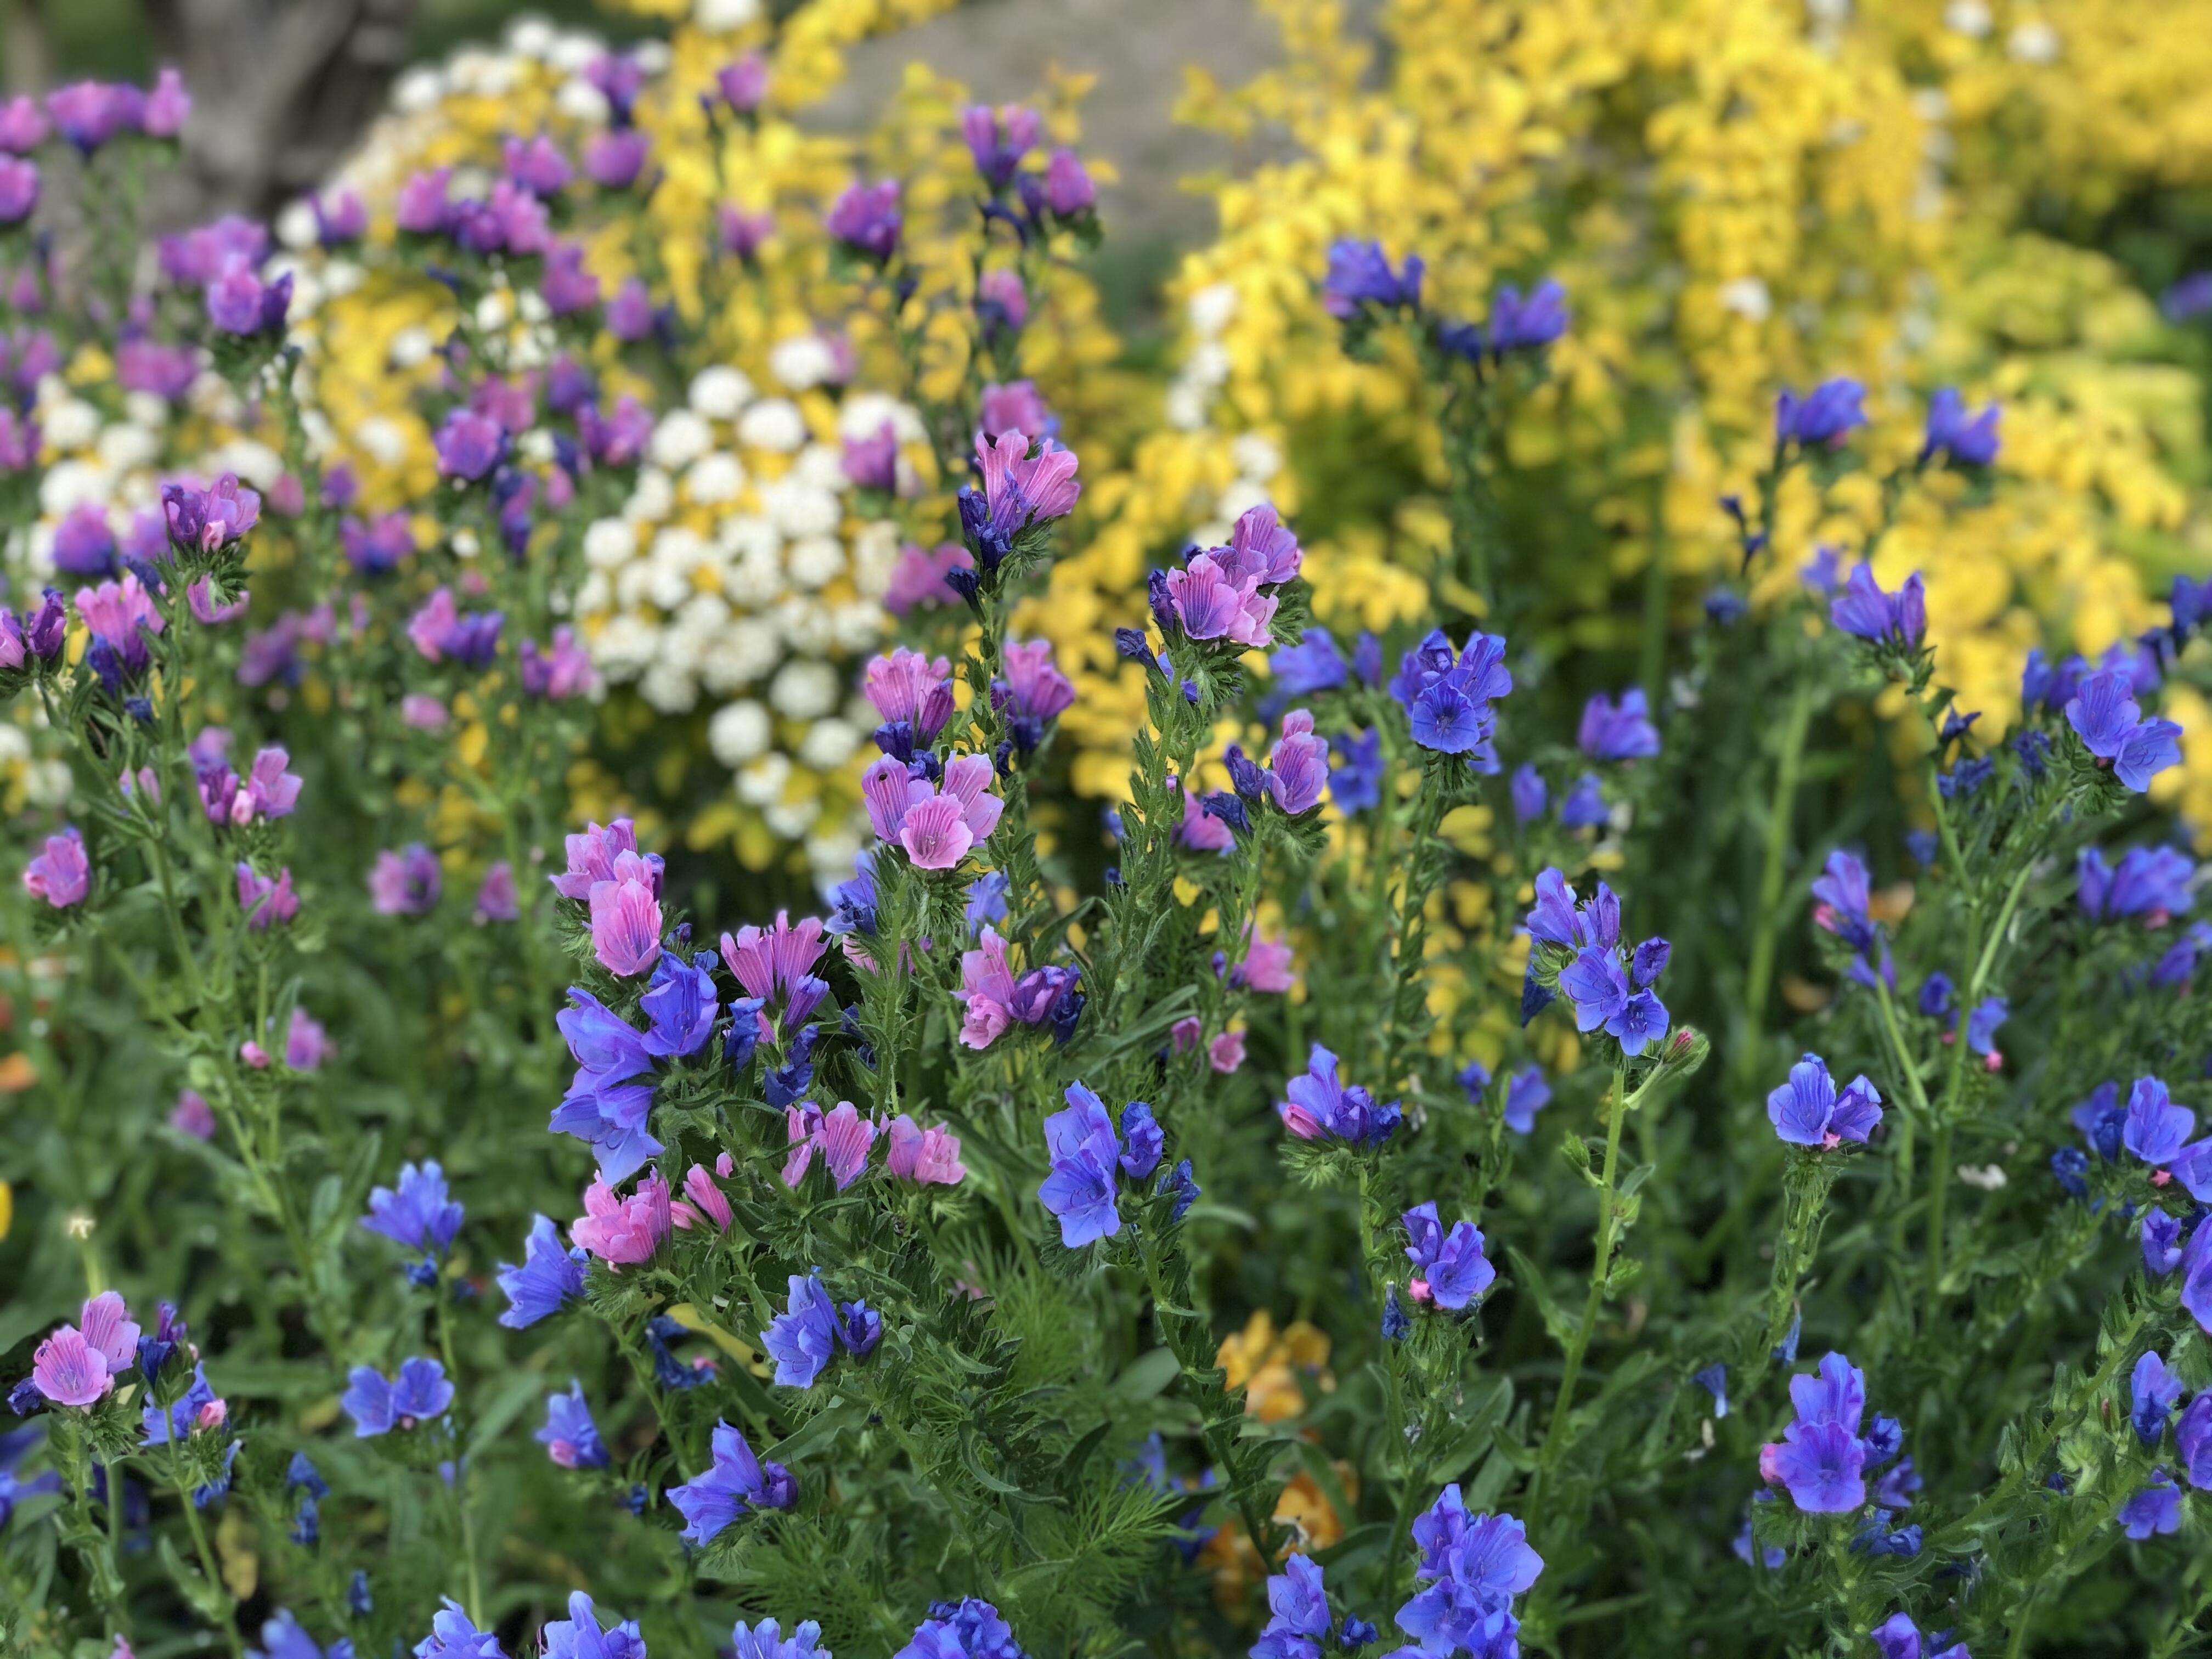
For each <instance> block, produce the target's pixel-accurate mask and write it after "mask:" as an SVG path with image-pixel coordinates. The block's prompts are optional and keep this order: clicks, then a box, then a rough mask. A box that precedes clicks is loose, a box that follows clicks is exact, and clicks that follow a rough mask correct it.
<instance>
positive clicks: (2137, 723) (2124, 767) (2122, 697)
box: [2066, 668, 2181, 794]
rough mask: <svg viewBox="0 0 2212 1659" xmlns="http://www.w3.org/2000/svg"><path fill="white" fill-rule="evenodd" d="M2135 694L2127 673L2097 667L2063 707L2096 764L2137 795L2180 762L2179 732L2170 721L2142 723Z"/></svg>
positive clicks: (2179, 729) (2140, 711)
mask: <svg viewBox="0 0 2212 1659" xmlns="http://www.w3.org/2000/svg"><path fill="white" fill-rule="evenodd" d="M2133 690H2134V687H2133V684H2132V682H2131V681H2130V679H2129V678H2128V677H2127V676H2126V675H2124V674H2123V673H2120V672H2118V671H2115V670H2112V669H2109V668H2107V669H2100V670H2099V671H2097V672H2096V673H2093V674H2092V675H2090V676H2089V677H2088V678H2086V679H2084V680H2083V681H2082V682H2081V689H2080V690H2079V691H2078V692H2077V693H2076V694H2075V696H2074V698H2073V700H2072V701H2071V702H2069V703H2068V704H2067V705H2066V720H2067V723H2068V724H2069V726H2072V727H2073V728H2074V730H2075V732H2077V733H2079V734H2080V736H2081V741H2082V743H2083V744H2084V745H2086V746H2087V749H2088V750H2089V752H2090V753H2091V754H2092V755H2093V756H2095V757H2096V758H2097V759H2098V761H2099V762H2100V763H2103V764H2106V765H2109V766H2110V767H2111V768H2112V774H2113V775H2114V776H2115V777H2117V778H2118V779H2119V781H2121V782H2122V783H2123V784H2124V785H2126V786H2127V787H2128V788H2130V789H2131V790H2133V791H2134V792H2135V793H2137V794H2141V793H2143V791H2144V790H2146V789H2148V787H2150V781H2151V779H2152V778H2153V777H2154V775H2157V774H2158V773H2160V772H2162V771H2164V770H2165V769H2166V768H2167V767H2169V766H2176V765H2179V763H2180V761H2181V749H2180V743H2179V740H2180V737H2181V728H2180V727H2179V726H2177V725H2175V724H2174V723H2173V722H2172V720H2155V719H2154V720H2144V719H2142V709H2141V708H2139V707H2137V705H2136V700H2135V698H2134V696H2132V695H2131V693H2132V691H2133Z"/></svg>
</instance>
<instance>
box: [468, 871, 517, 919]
mask: <svg viewBox="0 0 2212 1659" xmlns="http://www.w3.org/2000/svg"><path fill="white" fill-rule="evenodd" d="M521 914H522V906H521V904H520V902H518V901H517V899H516V897H515V893H514V866H513V865H511V864H509V863H508V862H507V860H505V859H501V860H499V862H498V863H496V864H495V865H493V866H491V868H490V869H489V870H487V871H485V872H484V876H483V882H482V883H481V884H478V886H477V905H476V919H477V921H478V922H479V923H483V922H487V921H513V920H514V919H515V918H516V917H518V916H520V915H521Z"/></svg>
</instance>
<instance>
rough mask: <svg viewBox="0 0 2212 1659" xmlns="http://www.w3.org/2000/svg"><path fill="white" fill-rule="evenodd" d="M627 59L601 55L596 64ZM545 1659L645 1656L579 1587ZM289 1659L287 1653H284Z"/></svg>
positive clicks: (634, 1634)
mask: <svg viewBox="0 0 2212 1659" xmlns="http://www.w3.org/2000/svg"><path fill="white" fill-rule="evenodd" d="M627 61H629V60H628V59H626V58H625V59H609V58H601V59H600V60H599V62H600V63H603V64H604V63H608V62H627ZM538 1642H539V1644H540V1645H541V1646H543V1648H544V1654H545V1659H645V1638H643V1637H642V1636H641V1635H639V1634H638V1629H637V1620H635V1619H629V1620H623V1622H622V1623H621V1624H619V1625H609V1626H606V1627H605V1628H604V1629H602V1628H601V1627H600V1625H599V1609H598V1608H597V1607H594V1606H593V1605H592V1598H591V1597H590V1596H588V1595H585V1594H584V1592H583V1591H581V1590H572V1591H571V1592H570V1593H569V1595H568V1617H567V1618H566V1619H556V1620H553V1621H552V1622H551V1623H550V1624H548V1625H547V1626H545V1628H544V1630H543V1631H541V1632H538ZM285 1659H290V1656H289V1655H288V1656H285Z"/></svg>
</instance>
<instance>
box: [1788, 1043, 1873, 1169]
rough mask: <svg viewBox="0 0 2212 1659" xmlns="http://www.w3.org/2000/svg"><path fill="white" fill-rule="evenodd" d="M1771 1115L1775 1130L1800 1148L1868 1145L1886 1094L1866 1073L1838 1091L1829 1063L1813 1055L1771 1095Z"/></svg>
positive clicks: (1796, 1068)
mask: <svg viewBox="0 0 2212 1659" xmlns="http://www.w3.org/2000/svg"><path fill="white" fill-rule="evenodd" d="M1766 1116H1767V1121H1769V1122H1771V1124H1773V1125H1774V1133H1776V1134H1777V1135H1778V1136H1779V1137H1780V1138H1781V1139H1784V1140H1786V1141H1788V1142H1789V1143H1790V1145H1792V1146H1824V1147H1833V1146H1838V1145H1839V1144H1841V1143H1842V1142H1844V1141H1846V1140H1856V1141H1858V1142H1861V1143H1862V1144H1863V1143H1864V1141H1865V1140H1866V1138H1867V1137H1868V1136H1869V1134H1871V1133H1873V1131H1874V1127H1875V1125H1876V1124H1877V1123H1880V1122H1881V1095H1880V1094H1879V1093H1877V1092H1876V1091H1875V1086H1874V1085H1873V1084H1872V1083H1870V1082H1869V1081H1868V1080H1867V1079H1866V1077H1865V1076H1864V1074H1861V1075H1860V1076H1858V1077H1855V1078H1853V1079H1851V1081H1850V1085H1849V1086H1848V1087H1846V1088H1845V1089H1844V1091H1842V1093H1841V1094H1840V1095H1838V1092H1837V1090H1836V1082H1835V1079H1833V1078H1832V1077H1831V1076H1829V1074H1828V1066H1827V1062H1826V1060H1822V1059H1821V1058H1820V1055H1818V1054H1807V1055H1806V1056H1805V1057H1804V1059H1802V1060H1799V1061H1798V1062H1797V1063H1796V1065H1795V1066H1791V1067H1790V1081H1789V1082H1787V1083H1785V1084H1783V1085H1780V1086H1779V1087H1778V1088H1776V1089H1775V1090H1773V1091H1771V1093H1770V1094H1768V1096H1767V1097H1766Z"/></svg>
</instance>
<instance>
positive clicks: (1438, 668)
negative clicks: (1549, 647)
mask: <svg viewBox="0 0 2212 1659" xmlns="http://www.w3.org/2000/svg"><path fill="white" fill-rule="evenodd" d="M1511 690H1513V675H1512V672H1511V671H1510V670H1509V669H1508V668H1507V667H1506V666H1505V641H1504V638H1503V637H1502V636H1501V635H1496V634H1474V635H1469V636H1468V641H1467V646H1466V648H1465V649H1463V650H1460V651H1454V650H1453V648H1452V643H1451V641H1450V640H1449V639H1447V638H1446V637H1445V636H1444V634H1443V630H1442V629H1437V630H1436V631H1435V632H1433V633H1431V635H1429V636H1428V637H1427V638H1426V639H1425V640H1423V641H1421V642H1420V643H1419V645H1417V646H1415V647H1413V649H1412V650H1411V651H1408V652H1407V653H1406V654H1405V656H1404V657H1403V658H1402V659H1401V660H1400V662H1399V665H1398V672H1397V674H1396V675H1395V677H1394V678H1392V679H1391V681H1390V695H1391V696H1393V697H1395V699H1396V700H1397V702H1398V706H1399V707H1400V708H1403V709H1404V710H1405V711H1406V714H1407V719H1408V720H1410V721H1411V723H1412V726H1413V741H1414V742H1415V743H1417V744H1420V746H1421V747H1422V748H1424V749H1426V750H1432V751H1433V752H1435V753H1437V754H1440V755H1464V756H1466V757H1467V763H1468V765H1469V766H1470V767H1472V768H1474V769H1475V770H1476V771H1478V772H1481V773H1485V774H1490V773H1494V772H1496V771H1497V770H1498V748H1497V745H1496V744H1494V743H1493V742H1492V736H1493V734H1494V733H1495V732H1496V731H1497V727H1498V711H1497V709H1496V708H1493V707H1492V704H1493V703H1494V702H1496V701H1497V699H1498V698H1499V697H1502V696H1506V695H1507V694H1508V693H1509V692H1510V691H1511Z"/></svg>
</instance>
